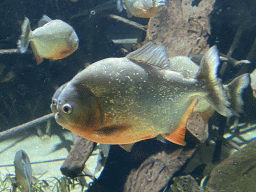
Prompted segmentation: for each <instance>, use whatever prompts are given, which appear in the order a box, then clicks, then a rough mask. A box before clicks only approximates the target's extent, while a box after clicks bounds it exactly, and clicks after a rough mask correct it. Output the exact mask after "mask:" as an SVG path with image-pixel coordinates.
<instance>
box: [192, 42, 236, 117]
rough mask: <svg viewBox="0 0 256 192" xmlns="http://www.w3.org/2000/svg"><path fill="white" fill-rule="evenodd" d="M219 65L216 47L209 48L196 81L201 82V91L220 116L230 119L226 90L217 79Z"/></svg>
mask: <svg viewBox="0 0 256 192" xmlns="http://www.w3.org/2000/svg"><path fill="white" fill-rule="evenodd" d="M219 64H220V61H219V56H218V51H217V47H216V46H213V47H211V48H210V49H209V50H208V51H207V53H206V54H205V55H204V57H203V58H202V60H201V62H200V69H199V72H198V74H197V79H198V80H199V81H200V82H202V84H203V89H204V90H206V92H207V95H206V99H207V101H208V102H209V103H210V104H211V105H212V106H213V108H214V109H215V110H216V111H217V112H218V113H219V114H221V115H223V116H226V117H230V116H232V115H233V114H232V111H231V109H230V105H231V104H230V102H229V100H228V96H227V93H226V90H225V89H224V87H223V85H222V83H221V81H220V79H219V78H218V77H217V70H218V66H219Z"/></svg>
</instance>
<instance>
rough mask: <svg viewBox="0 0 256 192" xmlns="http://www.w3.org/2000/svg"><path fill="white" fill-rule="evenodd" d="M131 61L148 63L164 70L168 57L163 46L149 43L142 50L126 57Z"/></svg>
mask: <svg viewBox="0 0 256 192" xmlns="http://www.w3.org/2000/svg"><path fill="white" fill-rule="evenodd" d="M126 57H127V58H128V59H130V60H131V61H133V62H135V63H137V62H142V63H147V64H149V65H152V66H155V67H158V68H160V69H163V68H164V66H165V62H166V61H167V56H166V52H165V47H164V46H163V45H156V44H154V43H153V42H148V43H146V44H145V45H144V46H142V47H141V48H139V49H137V50H136V51H133V52H131V53H129V54H128V55H127V56H126Z"/></svg>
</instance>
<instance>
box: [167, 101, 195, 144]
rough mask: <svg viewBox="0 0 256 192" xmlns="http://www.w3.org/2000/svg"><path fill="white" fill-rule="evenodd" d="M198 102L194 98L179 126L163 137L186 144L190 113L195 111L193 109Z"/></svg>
mask: <svg viewBox="0 0 256 192" xmlns="http://www.w3.org/2000/svg"><path fill="white" fill-rule="evenodd" d="M196 103H197V99H194V100H193V101H192V102H191V104H190V105H189V107H188V109H187V111H186V112H185V113H184V114H183V116H182V119H181V122H180V124H179V126H178V127H177V128H176V129H175V131H174V132H172V133H169V134H163V137H164V138H165V139H167V140H168V141H170V142H172V143H176V144H178V145H183V146H184V145H186V142H185V133H186V123H187V121H188V119H189V116H190V114H191V113H192V112H193V109H194V107H195V105H196Z"/></svg>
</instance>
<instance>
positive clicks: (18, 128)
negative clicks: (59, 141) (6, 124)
mask: <svg viewBox="0 0 256 192" xmlns="http://www.w3.org/2000/svg"><path fill="white" fill-rule="evenodd" d="M53 117H54V114H53V113H50V114H48V115H45V116H43V117H39V118H37V119H34V120H33V121H30V122H27V123H24V124H22V125H19V126H16V127H13V128H11V129H8V130H6V131H3V132H1V133H0V141H3V140H5V139H9V138H10V137H12V136H15V135H18V134H20V133H21V132H23V131H25V130H27V129H29V128H31V127H33V126H35V125H38V124H40V123H43V122H45V121H47V120H49V119H51V118H53Z"/></svg>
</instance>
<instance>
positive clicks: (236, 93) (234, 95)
mask: <svg viewBox="0 0 256 192" xmlns="http://www.w3.org/2000/svg"><path fill="white" fill-rule="evenodd" d="M249 83H250V80H249V74H248V73H246V74H243V75H240V76H239V77H237V78H235V79H234V80H233V81H231V82H230V83H229V84H228V85H224V89H225V90H226V91H227V95H228V98H229V101H230V102H231V105H230V107H231V110H232V113H233V114H234V115H236V116H239V113H242V112H243V104H244V102H243V100H242V91H243V89H245V88H246V87H247V86H248V85H249Z"/></svg>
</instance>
